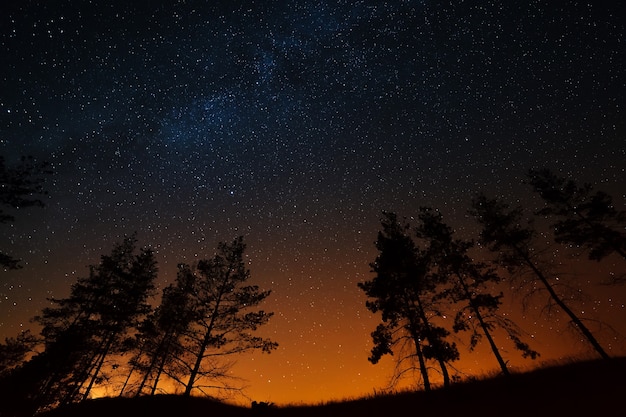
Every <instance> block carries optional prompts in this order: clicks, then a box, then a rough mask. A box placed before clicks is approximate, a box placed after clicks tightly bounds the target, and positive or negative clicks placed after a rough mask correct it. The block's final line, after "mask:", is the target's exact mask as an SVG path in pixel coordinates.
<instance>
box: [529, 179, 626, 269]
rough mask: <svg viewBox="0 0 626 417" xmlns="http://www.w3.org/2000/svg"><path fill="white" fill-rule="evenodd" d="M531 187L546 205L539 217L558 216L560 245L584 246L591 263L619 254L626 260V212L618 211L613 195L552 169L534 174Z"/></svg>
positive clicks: (557, 227)
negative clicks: (582, 183) (578, 183)
mask: <svg viewBox="0 0 626 417" xmlns="http://www.w3.org/2000/svg"><path fill="white" fill-rule="evenodd" d="M528 179H529V184H530V185H531V186H532V187H533V189H534V191H535V192H537V193H538V194H539V195H540V196H541V198H542V199H543V200H544V202H545V203H546V207H544V208H543V209H541V210H539V212H538V214H541V215H551V216H555V217H556V218H557V219H559V220H557V221H556V222H555V223H554V224H553V227H554V238H555V240H556V241H557V242H559V243H566V244H572V245H575V246H582V247H584V248H586V249H587V250H588V251H589V259H593V260H597V261H600V260H602V259H603V258H605V257H606V256H608V255H610V254H612V253H616V254H618V255H619V256H621V257H622V258H624V259H626V234H625V233H624V228H625V226H626V211H622V210H617V209H616V208H615V206H614V205H613V199H612V197H611V196H610V195H608V194H606V193H604V192H602V191H596V192H595V193H594V192H593V187H592V186H591V185H590V184H584V185H583V186H582V187H579V186H578V185H577V184H576V183H575V182H574V181H573V180H568V179H566V178H563V177H559V176H557V175H555V174H554V173H552V172H551V171H550V170H549V169H541V170H530V171H529V172H528Z"/></svg>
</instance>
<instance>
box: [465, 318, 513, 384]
mask: <svg viewBox="0 0 626 417" xmlns="http://www.w3.org/2000/svg"><path fill="white" fill-rule="evenodd" d="M472 309H473V310H474V314H475V315H476V318H477V319H478V323H480V327H481V328H482V329H483V333H484V334H485V337H486V338H487V341H488V342H489V346H490V347H491V351H492V352H493V355H494V356H495V357H496V360H497V361H498V364H499V365H500V369H501V370H502V374H504V375H506V376H509V375H510V374H511V373H510V372H509V369H508V368H507V367H506V362H504V359H502V355H500V350H499V349H498V346H497V345H496V343H495V342H494V340H493V337H491V333H490V332H489V329H488V328H487V324H486V323H485V321H484V319H483V317H482V315H481V314H480V311H479V310H478V308H476V307H472Z"/></svg>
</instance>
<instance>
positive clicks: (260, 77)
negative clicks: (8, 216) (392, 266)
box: [0, 0, 626, 400]
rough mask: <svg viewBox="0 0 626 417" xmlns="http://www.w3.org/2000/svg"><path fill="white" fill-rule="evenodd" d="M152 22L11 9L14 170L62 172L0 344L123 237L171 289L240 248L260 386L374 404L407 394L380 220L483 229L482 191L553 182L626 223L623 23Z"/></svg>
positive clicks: (316, 10)
mask: <svg viewBox="0 0 626 417" xmlns="http://www.w3.org/2000/svg"><path fill="white" fill-rule="evenodd" d="M145 3H146V4H145V5H144V4H143V2H120V1H113V2H86V1H71V2H70V1H45V2H36V1H9V2H6V1H5V2H3V5H2V6H0V46H1V48H2V49H1V50H2V52H1V55H0V56H1V57H2V65H1V66H0V152H1V153H2V155H4V156H5V158H6V159H7V161H8V162H11V161H16V160H17V158H18V157H19V156H20V155H33V156H35V157H36V158H38V159H41V160H47V161H49V162H50V163H51V164H52V167H53V169H54V171H55V174H54V176H53V177H52V179H51V180H50V181H49V182H48V184H47V189H48V191H49V194H48V196H46V198H45V202H46V207H45V208H43V209H29V210H28V211H24V212H22V213H20V214H19V216H18V219H17V221H16V223H14V224H11V225H2V230H0V233H1V236H2V249H3V250H6V251H7V252H10V253H13V254H15V255H16V256H19V257H21V258H23V259H24V261H23V265H24V268H23V269H22V270H19V271H11V272H5V273H4V274H3V275H2V281H1V284H2V285H1V286H0V295H1V299H0V335H3V336H4V335H8V336H12V335H14V334H15V333H16V332H18V331H19V329H20V328H22V326H23V327H28V326H30V324H29V323H28V319H29V318H30V317H32V316H33V315H34V314H36V313H37V312H38V311H39V309H40V308H41V307H42V306H44V305H45V297H47V296H57V297H58V296H63V295H65V294H67V291H68V290H69V286H70V285H71V283H72V282H73V280H74V279H75V278H76V277H78V276H83V275H84V274H85V273H86V271H87V269H86V265H88V264H92V263H94V262H97V259H98V257H99V256H100V255H101V254H104V253H106V252H107V251H108V250H110V248H111V246H112V245H113V244H114V243H115V242H118V241H119V240H120V239H121V238H122V237H123V236H124V235H125V234H130V233H133V232H134V231H137V232H138V238H139V241H140V243H141V244H145V245H150V246H152V247H154V248H155V250H156V251H157V255H158V260H159V265H160V270H161V278H160V280H161V281H160V285H161V286H163V285H164V284H165V283H166V282H169V281H171V280H172V278H173V276H174V274H175V265H176V264H177V263H178V262H193V261H194V260H195V259H199V258H202V257H206V256H210V255H211V254H212V253H213V250H214V248H215V246H216V244H217V242H218V241H230V240H231V239H232V238H234V237H235V236H237V235H244V237H245V239H246V242H247V243H248V247H249V250H248V256H249V262H250V268H251V272H252V276H253V277H254V278H255V279H256V280H257V282H258V283H259V285H262V286H264V287H267V288H272V289H274V294H273V298H274V300H273V302H272V304H271V306H270V308H271V309H273V310H274V311H275V312H276V320H275V323H274V325H273V326H274V327H272V329H271V330H270V333H271V335H272V337H273V338H275V339H276V340H277V341H278V342H279V343H281V350H280V351H279V352H277V353H275V354H273V357H275V359H270V358H268V357H258V358H257V357H255V358H254V361H252V362H254V363H256V364H254V363H253V364H252V365H250V364H248V362H244V363H245V366H242V367H243V368H245V369H243V370H242V372H241V373H243V374H245V375H244V376H245V377H247V378H250V379H251V380H253V381H255V382H254V383H253V386H254V387H255V389H256V390H257V391H255V392H258V393H259V394H257V395H261V396H265V397H271V396H272V395H273V397H272V398H274V399H279V400H282V399H289V400H295V399H298V398H300V399H303V400H309V399H312V400H319V399H323V398H330V397H333V396H341V395H344V394H345V395H356V394H358V393H363V392H368V391H371V389H372V387H378V386H382V385H384V383H385V378H387V377H388V370H386V371H384V370H382V369H377V368H376V367H373V366H372V365H371V364H369V363H368V362H367V355H368V350H369V348H370V340H369V332H370V331H371V330H372V329H373V327H372V326H373V324H372V323H374V321H372V317H371V316H370V314H369V313H367V312H366V310H365V308H364V298H363V295H362V294H359V290H358V289H357V287H356V283H357V282H359V281H362V280H364V279H367V278H368V277H369V276H370V274H369V267H368V263H369V262H371V261H373V259H374V257H375V252H374V249H375V248H374V247H373V242H374V240H375V237H376V232H377V230H378V221H379V216H380V212H381V211H382V210H390V211H396V212H398V213H400V214H402V215H407V216H410V215H413V214H415V211H416V208H417V207H418V206H420V205H432V206H435V207H439V208H440V209H441V210H442V212H443V213H445V214H446V216H448V217H447V218H448V219H449V220H450V222H451V223H453V224H455V226H457V227H458V228H459V229H460V230H463V229H464V227H465V223H466V220H465V215H464V214H465V210H466V209H467V205H468V201H469V199H470V198H471V195H472V193H473V192H477V191H485V192H488V193H492V194H496V195H502V196H506V197H507V198H509V199H510V200H511V201H518V202H527V201H531V199H530V197H529V196H528V194H529V190H528V188H525V186H523V185H522V184H521V182H522V180H523V178H524V175H525V173H526V171H527V170H528V169H530V168H539V167H549V168H551V169H553V170H555V171H557V172H560V173H562V174H563V175H566V176H572V177H574V178H575V179H577V180H579V181H581V182H591V183H594V184H596V185H599V186H601V187H603V189H606V190H607V191H609V192H611V193H613V194H614V197H616V198H617V201H618V202H619V204H621V205H623V204H624V197H625V194H624V193H625V189H626V184H625V178H626V174H625V169H626V145H625V141H624V140H625V139H624V138H625V135H624V133H625V132H626V129H625V120H626V118H625V117H624V113H623V112H624V104H625V103H624V97H626V83H625V81H626V77H625V75H626V74H625V72H626V70H625V68H626V62H625V55H626V53H625V52H626V48H625V47H624V39H626V38H625V34H626V31H625V30H624V22H625V21H626V20H625V17H626V16H625V14H624V8H623V6H621V5H619V4H616V5H614V6H609V5H602V6H595V5H588V4H579V3H576V4H568V5H566V6H563V5H560V4H556V5H555V4H554V2H530V4H528V3H529V2H506V3H505V4H499V3H496V2H479V3H478V4H476V5H473V4H472V3H471V2H452V3H451V4H449V3H447V2H435V1H433V2H431V1H394V2H385V4H382V2H379V1H371V2H370V1H359V2H338V3H336V4H335V3H333V2H323V1H312V2H302V1H295V0H294V1H274V2H270V1H268V2H252V1H251V2H240V1H224V2H221V1H214V2H209V3H210V4H211V5H210V6H208V5H205V4H200V3H199V2H191V1H184V0H179V1H176V2H161V1H155V2H145ZM557 3H560V2H557ZM617 3H619V2H617ZM530 208H532V207H530ZM7 242H8V243H7ZM621 291H622V298H621V299H620V300H612V301H606V300H603V302H604V303H609V304H610V305H612V304H611V303H613V302H616V303H618V304H619V303H623V302H624V297H623V295H624V294H623V289H622V290H621ZM621 314H623V307H622V309H621ZM535 323H536V322H535ZM541 326H543V325H541ZM529 331H534V330H533V329H529ZM270 360H274V361H275V362H267V361H270ZM263 361H266V362H263ZM268 364H269V365H268ZM341 378H345V380H346V381H348V383H347V384H343V383H341V381H342V379H341ZM270 380H271V381H273V382H269V381H270ZM259 381H262V383H263V386H261V387H260V386H259V385H260V384H261V382H259ZM324 381H326V382H324ZM328 381H339V382H337V383H335V382H333V383H329V382H328ZM272 384H275V385H272ZM281 384H282V385H281ZM344 385H350V386H351V387H352V388H350V389H347V388H346V389H345V390H344V389H343V388H345V387H344ZM285 387H289V388H285ZM338 387H342V388H338ZM278 390H281V391H284V390H293V393H291V392H290V393H289V394H285V395H283V396H281V395H282V394H281V395H279V394H277V393H276V392H277V391H278ZM261 399H264V398H261Z"/></svg>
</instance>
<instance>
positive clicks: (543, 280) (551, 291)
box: [514, 247, 611, 360]
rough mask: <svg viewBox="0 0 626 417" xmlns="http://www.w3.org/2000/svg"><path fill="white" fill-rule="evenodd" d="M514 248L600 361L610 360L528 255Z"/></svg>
mask: <svg viewBox="0 0 626 417" xmlns="http://www.w3.org/2000/svg"><path fill="white" fill-rule="evenodd" d="M514 248H515V250H516V251H517V253H518V254H519V255H520V256H521V257H522V259H523V260H524V262H526V264H527V265H528V266H529V267H530V269H531V270H532V271H533V272H534V274H535V275H536V276H537V278H539V281H541V283H542V284H543V285H544V287H545V288H546V290H548V294H550V297H552V299H553V300H554V302H555V303H556V304H557V305H558V306H559V307H560V308H561V310H563V312H565V314H567V315H568V316H569V318H570V319H571V320H572V322H573V323H574V324H575V325H576V327H578V330H580V331H581V333H582V334H583V335H584V336H585V338H586V339H587V341H588V342H589V343H590V344H591V345H592V346H593V348H594V349H595V350H596V352H598V354H599V355H600V356H601V357H602V359H607V360H608V359H611V357H610V356H609V355H608V354H607V353H606V352H605V351H604V349H602V346H601V345H600V343H598V341H597V340H596V338H595V337H593V334H592V333H591V331H589V329H588V328H587V327H586V326H585V325H584V324H583V322H582V321H581V320H580V319H579V318H578V316H576V314H574V312H573V311H572V310H570V308H569V307H568V306H567V305H566V304H565V303H564V302H563V300H561V297H559V295H558V294H557V293H556V292H555V291H554V288H552V285H550V283H549V282H548V279H547V278H546V277H545V276H544V275H543V273H542V272H541V271H540V270H539V269H538V268H537V267H536V266H535V264H534V263H533V261H532V260H531V259H530V258H529V257H528V255H526V254H525V253H524V251H522V250H521V249H519V248H518V247H514Z"/></svg>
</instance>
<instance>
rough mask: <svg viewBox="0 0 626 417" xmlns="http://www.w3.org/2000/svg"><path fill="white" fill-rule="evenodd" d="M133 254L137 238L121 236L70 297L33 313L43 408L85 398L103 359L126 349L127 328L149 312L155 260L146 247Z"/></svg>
mask: <svg viewBox="0 0 626 417" xmlns="http://www.w3.org/2000/svg"><path fill="white" fill-rule="evenodd" d="M135 252H136V238H135V237H134V236H132V237H128V238H126V239H124V241H123V242H122V243H120V244H117V245H116V246H115V247H114V248H113V251H112V252H111V255H105V256H102V257H101V261H100V263H99V264H98V265H95V266H91V267H90V272H89V275H88V277H86V278H80V279H78V281H77V282H76V283H75V284H74V285H73V286H72V289H71V292H70V296H69V297H68V298H64V299H51V300H50V302H51V303H52V304H53V307H48V308H45V309H44V310H43V311H42V314H41V315H40V316H38V317H36V319H35V320H36V321H37V322H38V323H39V324H41V325H42V332H41V334H42V336H43V339H44V344H45V350H44V351H43V352H42V353H41V354H40V355H38V357H36V358H35V359H36V362H37V363H40V364H41V367H42V368H44V369H42V374H41V376H40V381H39V384H38V387H37V391H38V393H37V397H38V401H39V402H40V403H41V405H42V406H48V405H53V404H58V403H61V404H63V403H71V402H76V401H81V400H83V399H85V398H87V397H88V396H89V393H90V391H91V389H92V388H93V386H94V384H96V383H97V381H98V378H99V376H100V374H101V372H102V369H103V366H104V364H105V361H106V358H107V357H108V356H109V355H111V354H114V353H120V352H123V351H124V350H125V346H126V344H125V341H126V338H127V337H128V336H129V334H128V332H129V331H131V330H132V329H134V328H135V327H136V326H137V324H138V322H139V320H140V319H141V318H142V317H143V316H144V315H145V314H146V313H148V312H149V310H150V306H149V305H148V304H147V301H148V298H149V296H150V295H151V294H152V291H153V288H154V285H153V282H154V279H155V277H156V273H157V268H156V261H155V259H154V254H153V252H152V251H151V250H149V249H141V250H140V251H139V253H138V254H136V253H135Z"/></svg>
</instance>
